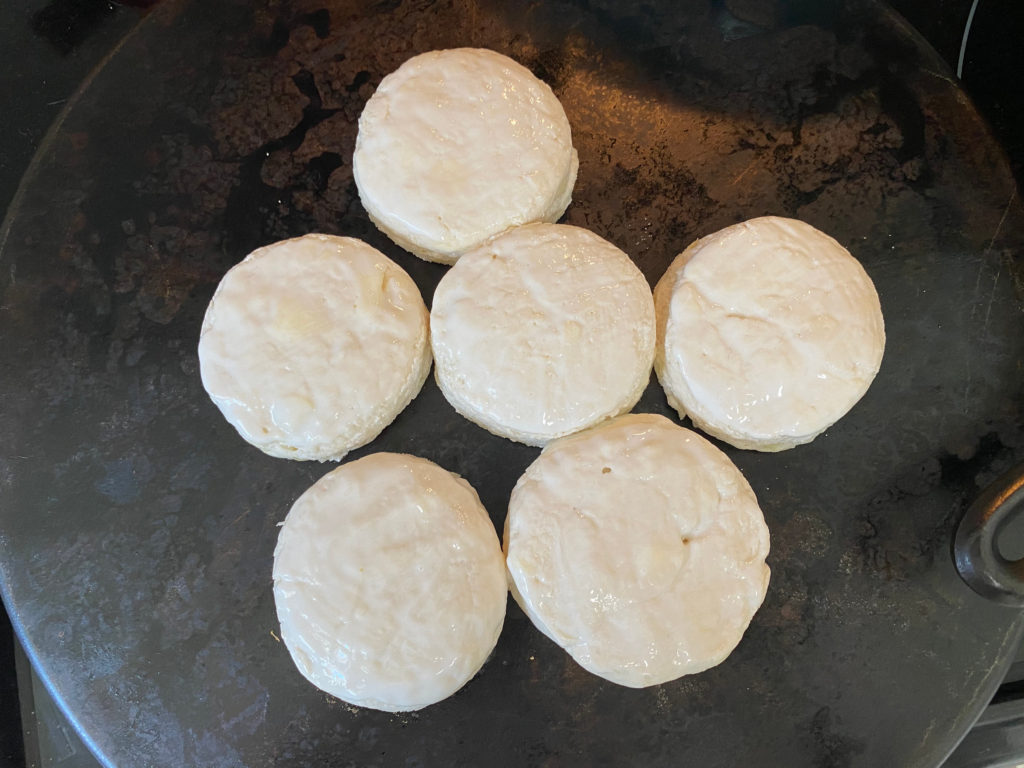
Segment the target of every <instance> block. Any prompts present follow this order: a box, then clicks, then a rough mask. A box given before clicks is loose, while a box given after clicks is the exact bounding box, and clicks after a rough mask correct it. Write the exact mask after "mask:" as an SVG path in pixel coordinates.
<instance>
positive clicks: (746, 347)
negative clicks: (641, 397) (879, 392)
mask: <svg viewBox="0 0 1024 768" xmlns="http://www.w3.org/2000/svg"><path fill="white" fill-rule="evenodd" d="M654 299H655V306H656V307H657V312H658V349H657V356H656V357H655V362H654V367H655V370H656V372H657V374H658V379H659V380H660V381H661V384H662V386H663V387H664V389H665V392H666V394H667V395H668V401H669V404H671V405H672V406H673V407H674V408H676V410H678V411H679V415H680V417H683V416H686V415H689V416H690V418H691V419H692V420H693V423H694V424H695V425H697V426H698V427H700V428H701V429H702V430H704V431H705V432H707V433H708V434H710V435H714V436H715V437H718V438H721V439H722V440H725V441H726V442H728V443H731V444H732V445H734V446H736V447H738V448H753V449H756V450H761V451H780V450H784V449H786V448H792V447H793V446H795V445H799V444H801V443H807V442H810V441H811V440H813V439H814V438H815V437H816V436H817V435H819V434H820V433H821V432H823V431H824V430H825V429H826V428H828V427H829V426H830V425H832V424H833V423H835V422H836V421H837V420H838V419H839V418H840V417H842V416H843V415H844V414H846V413H847V411H849V410H850V409H851V408H852V407H853V406H854V404H855V403H856V402H857V401H858V400H860V398H861V397H862V396H863V395H864V393H865V392H866V391H867V389H868V386H869V385H870V384H871V382H872V380H873V379H874V378H875V374H877V373H878V369H879V366H880V365H881V361H882V352H883V350H884V349H885V327H884V323H883V320H882V310H881V306H880V304H879V301H878V294H877V293H876V292H875V287H874V285H873V283H872V282H871V278H869V277H868V275H867V273H866V272H865V271H864V268H863V267H862V266H861V265H860V262H858V261H857V260H856V259H855V258H854V257H853V256H851V255H850V253H849V252H848V251H847V250H846V249H845V248H843V247H842V246H841V245H840V244H839V243H837V242H836V241H835V240H834V239H832V238H831V237H829V236H828V235H826V234H824V233H823V232H820V231H818V230H817V229H815V228H814V227H812V226H811V225H809V224H806V223H804V222H802V221H796V220H794V219H784V218H778V217H775V216H765V217H762V218H758V219H751V220H750V221H746V222H743V223H741V224H736V225H734V226H731V227H727V228H725V229H723V230H721V231H719V232H716V233H714V234H712V235H708V236H707V237H704V238H701V239H700V240H697V241H696V242H695V243H693V244H692V245H691V246H690V247H689V248H687V249H686V250H685V251H683V253H681V254H680V255H679V256H678V257H676V259H675V261H674V262H673V263H672V265H671V266H670V267H669V269H668V271H667V272H666V273H665V275H664V276H663V277H662V279H661V280H660V281H659V282H658V285H657V287H656V288H655V291H654Z"/></svg>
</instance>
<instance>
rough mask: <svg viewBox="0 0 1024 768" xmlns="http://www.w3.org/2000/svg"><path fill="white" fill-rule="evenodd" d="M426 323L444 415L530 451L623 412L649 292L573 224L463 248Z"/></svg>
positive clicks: (647, 353) (643, 346)
mask: <svg viewBox="0 0 1024 768" xmlns="http://www.w3.org/2000/svg"><path fill="white" fill-rule="evenodd" d="M430 326H431V343H432V345H433V350H434V359H435V361H436V365H435V375H436V378H437V383H438V385H439V387H440V389H441V391H442V392H443V393H444V395H445V397H446V398H447V399H448V401H449V402H450V403H451V404H452V406H453V407H454V408H455V409H456V410H457V411H458V412H459V413H461V414H462V415H464V416H465V417H466V418H468V419H470V420H471V421H473V422H475V423H477V424H479V425H480V426H482V427H484V428H485V429H487V430H489V431H491V432H493V433H494V434H497V435H501V436H502V437H508V438H510V439H512V440H517V441H519V442H522V443H526V444H528V445H544V444H545V443H546V442H547V441H548V440H551V439H553V438H556V437H559V436H562V435H567V434H570V433H572V432H576V431H578V430H580V429H584V428H586V427H588V426H591V425H593V424H596V423H598V422H600V421H602V420H604V419H607V418H610V417H612V416H617V415H619V414H621V413H625V412H626V411H628V410H629V409H630V408H632V407H633V406H634V405H635V404H636V402H637V400H638V399H639V398H640V395H641V394H642V393H643V390H644V388H645V387H646V386H647V383H648V381H649V380H650V375H651V365H652V363H653V359H654V341H655V327H654V326H655V323H654V301H653V298H652V296H651V289H650V286H649V285H648V284H647V280H646V279H645V278H644V276H643V274H642V273H641V272H640V270H639V269H637V268H636V265H635V264H633V262H632V261H631V260H630V259H629V257H628V256H627V255H626V254H625V253H623V252H622V251H620V250H619V249H618V248H616V247H615V246H614V245H612V244H611V243H609V242H607V241H606V240H603V239H602V238H600V237H598V236H597V235H595V234H593V233H592V232H589V231H587V230H585V229H581V228H579V227H572V226H567V225H562V224H530V225H527V226H523V227H517V228H515V229H512V230H509V231H508V232H506V233H504V234H502V235H499V236H498V237H495V238H494V239H492V240H490V241H488V242H487V243H485V244H484V245H482V246H480V247H479V248H477V249H475V250H473V251H470V252H469V253H467V254H466V255H464V256H463V257H462V258H461V259H460V260H459V262H458V263H457V264H455V266H453V267H452V268H451V270H449V272H448V273H447V274H446V275H445V276H444V277H443V278H442V279H441V282H440V283H439V284H438V286H437V290H436V291H435V292H434V300H433V306H432V308H431V315H430Z"/></svg>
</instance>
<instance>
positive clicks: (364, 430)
mask: <svg viewBox="0 0 1024 768" xmlns="http://www.w3.org/2000/svg"><path fill="white" fill-rule="evenodd" d="M428 334H429V315H428V313H427V308H426V305H424V303H423V298H422V296H420V292H419V289H418V288H417V287H416V284H415V283H414V282H413V281H412V278H410V277H409V275H408V274H406V273H405V271H404V270H403V269H402V268H401V267H399V266H398V265H397V264H395V263H394V262H393V261H391V260H390V259H389V258H387V257H386V256H385V255H384V254H382V253H380V252H379V251H377V250H376V249H374V248H372V247H370V246H369V245H367V244H366V243H363V242H362V241H360V240H356V239H353V238H348V237H333V236H330V235H306V236H305V237H299V238H295V239H292V240H284V241H282V242H279V243H274V244H272V245H268V246H266V247H263V248H259V249H257V250H255V251H253V252H252V253H251V254H249V256H247V257H246V258H245V259H244V260H243V261H242V262H240V263H239V264H237V265H235V266H234V267H232V268H231V269H230V270H229V271H228V273H227V274H226V275H225V276H224V278H223V279H222V280H221V282H220V285H218V286H217V291H216V292H215V293H214V296H213V299H211V301H210V305H209V307H208V308H207V310H206V316H205V318H204V320H203V328H202V331H201V334H200V338H199V365H200V372H201V375H202V380H203V386H204V387H205V388H206V391H207V392H208V393H209V395H210V397H211V398H212V399H213V401H214V403H216V405H217V407H218V408H219V409H220V410H221V412H222V413H223V414H224V416H225V418H226V419H227V420H228V421H229V422H230V423H231V424H232V426H234V427H235V429H237V430H238V433H239V434H240V435H241V436H242V437H243V438H244V439H245V440H247V441H248V442H250V443H251V444H253V445H255V446H256V447H257V448H259V449H260V450H261V451H263V452H264V453H267V454H269V455H271V456H277V457H280V458H286V459H319V460H321V461H326V460H338V459H340V458H341V457H342V456H344V455H345V454H346V453H348V452H349V451H351V450H353V449H355V448H358V447H359V446H361V445H365V444H366V443H368V442H369V441H370V440H372V439H373V438H375V437H376V436H377V435H378V434H380V432H381V431H382V430H383V429H384V427H386V426H387V425H388V424H390V423H391V422H392V421H393V420H394V418H395V416H397V415H398V414H399V413H400V412H401V411H402V409H403V408H405V406H406V405H408V404H409V402H410V401H411V400H412V399H413V398H414V397H415V396H416V394H417V393H418V392H419V391H420V388H421V387H422V386H423V382H424V381H425V380H426V377H427V373H428V372H429V371H430V361H431V356H430V341H429V338H428Z"/></svg>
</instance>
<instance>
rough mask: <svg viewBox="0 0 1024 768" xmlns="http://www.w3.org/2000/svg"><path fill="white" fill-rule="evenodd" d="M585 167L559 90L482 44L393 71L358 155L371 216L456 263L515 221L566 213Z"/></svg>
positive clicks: (362, 124) (375, 100)
mask: <svg viewBox="0 0 1024 768" xmlns="http://www.w3.org/2000/svg"><path fill="white" fill-rule="evenodd" d="M578 166H579V161H578V159H577V156H576V150H575V149H573V146H572V136H571V133H570V130H569V121H568V119H567V118H566V116H565V110H563V109H562V105H561V104H560V103H559V101H558V99H557V98H556V97H555V95H554V93H552V91H551V88H549V87H548V86H547V85H546V84H545V83H543V82H541V81H540V80H538V79H537V78H536V77H534V76H533V74H531V73H530V71H529V70H528V69H526V68H525V67H523V66H521V65H520V64H517V63H516V62H515V61H513V60H512V59H510V58H508V57H506V56H502V55H501V54H498V53H495V52H494V51H489V50H484V49H477V48H456V49H453V50H446V51H431V52H429V53H424V54H420V55H419V56H414V57H413V58H411V59H409V60H408V61H406V62H405V63H404V64H403V65H402V66H401V67H399V68H398V69H397V70H395V71H394V72H393V73H391V74H390V75H388V76H387V77H385V78H384V79H383V80H382V81H381V84H380V86H379V87H378V88H377V91H376V92H375V93H374V94H373V96H372V97H371V98H370V100H369V101H368V102H367V104H366V107H365V109H364V110H363V113H362V115H361V116H360V118H359V134H358V136H357V138H356V149H355V155H354V156H353V158H352V172H353V174H354V176H355V181H356V185H357V187H358V188H359V197H360V199H361V200H362V203H363V207H365V208H366V212H367V213H368V214H369V216H370V219H371V220H372V221H373V222H374V223H375V224H376V225H377V226H378V227H379V228H380V229H381V230H382V231H383V232H384V233H385V234H386V235H387V236H388V237H390V238H391V239H392V240H394V241H395V242H396V243H398V244H399V245H401V246H402V247H403V248H405V249H407V250H409V251H411V252H412V253H414V254H416V255H417V256H420V257H421V258H424V259H427V260H429V261H438V262H442V263H445V264H451V263H454V262H455V261H456V260H457V259H458V258H459V256H460V255H462V254H463V253H464V252H466V251H467V250H469V249H470V248H473V247H474V246H476V245H479V244H480V243H481V242H483V241H484V240H486V239H487V238H489V237H491V236H492V235H495V234H497V233H499V232H502V231H504V230H506V229H508V228H509V227H512V226H516V225H519V224H526V223H529V222H533V221H556V220H557V219H558V217H559V216H561V215H562V213H563V212H564V211H565V208H566V206H568V205H569V200H570V198H571V196H572V188H573V185H574V184H575V183H576V171H577V168H578Z"/></svg>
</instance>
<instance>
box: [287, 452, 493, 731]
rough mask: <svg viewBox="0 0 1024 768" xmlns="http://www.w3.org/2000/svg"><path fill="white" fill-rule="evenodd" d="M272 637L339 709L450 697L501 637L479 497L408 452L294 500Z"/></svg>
mask: <svg viewBox="0 0 1024 768" xmlns="http://www.w3.org/2000/svg"><path fill="white" fill-rule="evenodd" d="M273 577H274V597H275V603H276V607H277V615H278V618H279V620H280V622H281V632H282V639H283V640H284V642H285V643H286V645H287V646H288V649H289V651H290V652H291V654H292V658H293V659H294V660H295V663H296V665H297V666H298V668H299V670H300V671H301V672H302V674H303V675H304V676H305V677H306V678H307V679H309V680H310V681H311V682H312V683H313V684H315V685H316V686H317V687H319V688H321V689H323V690H325V691H327V692H328V693H331V694H333V695H335V696H338V697H339V698H342V699H343V700H345V701H348V702H349V703H352V704H357V705H360V706H368V707H373V708H376V709H384V710H389V711H400V710H410V709H418V708H420V707H423V706H426V705H428V704H432V703H434V702H436V701H439V700H441V699H443V698H444V697H446V696H448V695H450V694H452V693H454V692H455V691H456V690H458V689H459V688H460V687H461V686H462V685H463V684H464V683H465V682H466V681H467V680H469V679H470V677H472V676H473V675H474V674H475V673H476V672H477V670H479V668H480V666H481V665H482V664H483V663H484V661H485V660H486V659H487V656H488V655H489V654H490V652H491V650H492V649H493V648H494V644H495V642H496V641H497V639H498V634H499V632H500V631H501V626H502V622H503V620H504V616H505V604H506V597H507V585H506V577H505V568H504V561H503V559H502V554H501V547H500V544H499V541H498V537H497V535H496V533H495V530H494V525H493V524H492V523H491V520H490V518H489V517H488V515H487V513H486V511H485V510H484V508H483V506H482V505H481V504H480V500H479V498H478V497H477V495H476V492H475V491H474V490H473V489H472V488H471V487H470V486H469V484H468V483H466V482H465V481H464V480H462V479H461V478H459V477H457V476H456V475H453V474H451V473H450V472H448V471H446V470H445V469H443V468H442V467H439V466H437V465H436V464H434V463H432V462H430V461H427V460H426V459H421V458H418V457H416V456H409V455H405V454H393V453H375V454H371V455H369V456H366V457H364V458H361V459H358V460H356V461H353V462H349V463H347V464H343V465H342V466H340V467H338V468H337V469H336V470H334V471H332V472H330V473H328V474H327V475H325V476H324V477H322V478H321V479H320V480H319V481H317V483H316V484H314V485H313V486H312V487H311V488H310V489H309V490H307V491H306V493H304V494H303V495H302V496H301V497H300V498H299V499H298V501H296V503H295V505H294V506H293V507H292V509H291V511H290V512H289V513H288V516H287V518H286V519H285V522H284V524H283V526H282V527H281V532H280V534H279V538H278V542H277V547H276V549H275V552H274V570H273Z"/></svg>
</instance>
